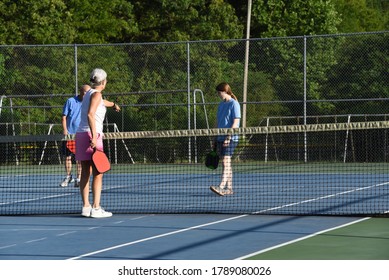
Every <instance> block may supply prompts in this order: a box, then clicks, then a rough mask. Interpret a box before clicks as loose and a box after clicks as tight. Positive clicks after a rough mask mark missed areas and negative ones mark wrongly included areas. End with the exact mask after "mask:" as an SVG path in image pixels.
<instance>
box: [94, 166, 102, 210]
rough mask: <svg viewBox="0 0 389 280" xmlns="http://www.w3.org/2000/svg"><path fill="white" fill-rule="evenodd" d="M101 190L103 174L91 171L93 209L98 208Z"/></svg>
mask: <svg viewBox="0 0 389 280" xmlns="http://www.w3.org/2000/svg"><path fill="white" fill-rule="evenodd" d="M102 188H103V174H102V173H98V172H97V171H96V170H94V169H93V182H92V191H93V208H100V201H101V190H102Z"/></svg>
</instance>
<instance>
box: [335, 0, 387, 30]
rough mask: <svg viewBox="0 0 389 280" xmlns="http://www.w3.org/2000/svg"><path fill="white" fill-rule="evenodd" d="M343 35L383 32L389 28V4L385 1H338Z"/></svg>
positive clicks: (340, 27)
mask: <svg viewBox="0 0 389 280" xmlns="http://www.w3.org/2000/svg"><path fill="white" fill-rule="evenodd" d="M334 4H335V6H336V9H337V11H338V12H339V14H340V16H341V18H342V21H341V23H339V25H338V29H339V31H340V32H342V33H349V32H365V31H381V30H387V29H388V28H389V4H388V1H385V0H370V1H369V0H336V1H334Z"/></svg>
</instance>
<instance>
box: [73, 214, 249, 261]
mask: <svg viewBox="0 0 389 280" xmlns="http://www.w3.org/2000/svg"><path fill="white" fill-rule="evenodd" d="M247 216H248V215H240V216H236V217H231V218H228V219H224V220H220V221H216V222H212V223H206V224H202V225H197V226H193V227H189V228H184V229H180V230H176V231H172V232H167V233H164V234H160V235H155V236H151V237H148V238H143V239H139V240H135V241H132V242H128V243H124V244H119V245H116V246H113V247H108V248H105V249H101V250H98V251H94V252H90V253H86V254H83V255H79V256H76V257H73V258H70V259H68V260H78V259H81V258H83V257H88V256H92V255H96V254H99V253H102V252H107V251H111V250H115V249H118V248H122V247H126V246H130V245H134V244H137V243H142V242H145V241H149V240H153V239H158V238H161V237H165V236H169V235H174V234H178V233H181V232H186V231H190V230H193V229H198V228H202V227H207V226H210V225H215V224H219V223H223V222H227V221H231V220H235V219H239V218H243V217H247Z"/></svg>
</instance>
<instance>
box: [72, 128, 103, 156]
mask: <svg viewBox="0 0 389 280" xmlns="http://www.w3.org/2000/svg"><path fill="white" fill-rule="evenodd" d="M91 140H92V134H91V133H90V132H77V133H76V160H79V161H83V160H92V153H93V149H92V148H91V146H90V141H91ZM96 148H97V149H98V150H101V151H103V134H101V133H99V134H98V135H97V143H96Z"/></svg>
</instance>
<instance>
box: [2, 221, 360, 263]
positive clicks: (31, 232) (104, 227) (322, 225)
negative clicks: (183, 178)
mask: <svg viewBox="0 0 389 280" xmlns="http://www.w3.org/2000/svg"><path fill="white" fill-rule="evenodd" d="M359 219H360V218H357V217H325V216H324V217H323V216H321V217H315V216H276V215H224V214H207V215H202V214H200V215H195V214H179V215H172V214H158V215H142V214H116V215H114V216H113V217H112V218H106V219H92V218H83V217H81V216H79V215H60V216H54V215H48V216H2V217H0V235H1V237H2V238H1V239H0V259H1V260H234V259H243V258H245V256H248V255H252V254H254V253H255V252H258V251H262V250H265V249H267V248H270V247H273V246H279V245H281V244H283V243H287V242H292V241H293V240H297V239H301V238H304V237H307V236H310V235H312V234H315V233H318V232H323V231H326V230H329V229H332V228H336V227H340V226H343V225H346V224H348V223H352V222H355V221H358V220H359Z"/></svg>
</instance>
